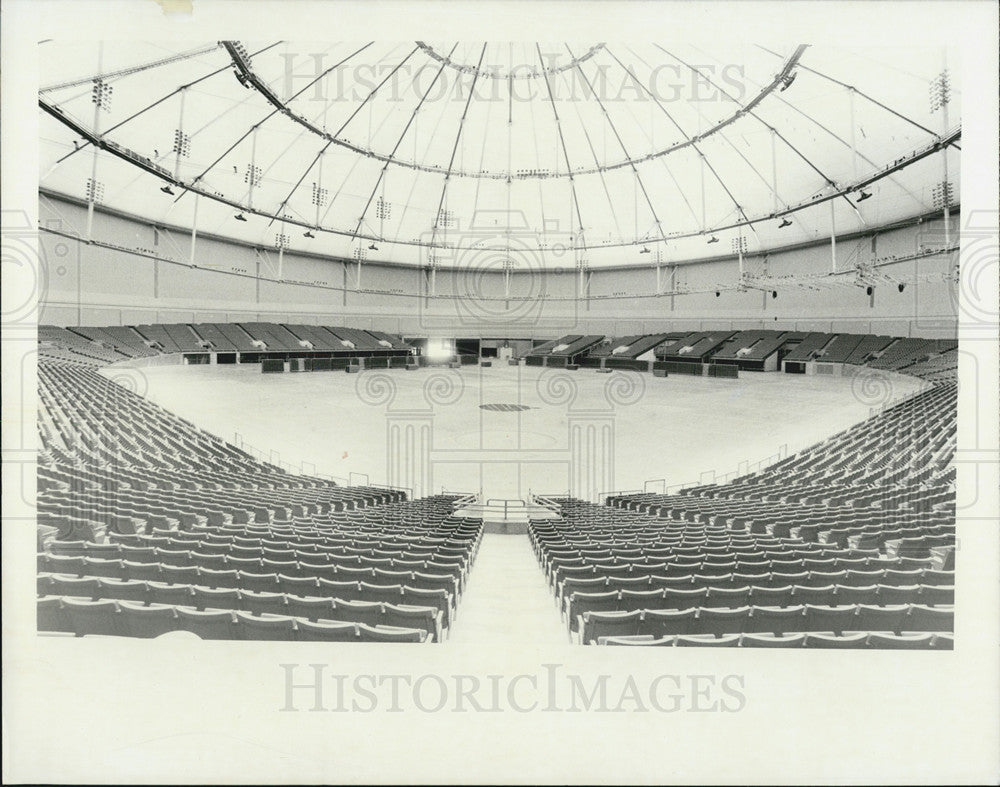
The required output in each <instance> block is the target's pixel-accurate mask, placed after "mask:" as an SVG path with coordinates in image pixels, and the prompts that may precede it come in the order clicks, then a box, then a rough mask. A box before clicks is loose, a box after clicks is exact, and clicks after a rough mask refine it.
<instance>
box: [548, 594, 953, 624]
mask: <svg viewBox="0 0 1000 787" xmlns="http://www.w3.org/2000/svg"><path fill="white" fill-rule="evenodd" d="M954 603H955V588H954V587H953V586H951V585H947V586H945V585H869V586H867V587H857V586H853V585H825V586H823V587H809V586H802V585H786V586H784V587H777V588H770V587H758V586H756V585H750V586H743V587H739V588H730V587H714V586H710V587H705V588H693V589H682V588H663V589H654V590H636V589H634V588H620V589H609V590H607V591H601V590H600V589H595V588H590V589H583V590H572V591H570V592H568V593H567V594H566V595H565V596H564V597H563V602H562V609H561V611H562V613H563V614H564V616H566V617H567V618H568V619H569V620H570V621H572V620H573V619H574V618H575V616H576V615H579V614H580V613H581V612H584V611H603V612H631V611H632V610H636V609H688V608H690V607H697V606H705V607H744V606H747V605H751V606H765V607H791V606H797V605H800V604H813V605H818V606H832V607H836V606H843V605H850V604H867V605H869V606H877V607H881V606H888V605H893V604H923V605H925V606H930V607H934V606H942V605H943V606H951V605H952V604H954Z"/></svg>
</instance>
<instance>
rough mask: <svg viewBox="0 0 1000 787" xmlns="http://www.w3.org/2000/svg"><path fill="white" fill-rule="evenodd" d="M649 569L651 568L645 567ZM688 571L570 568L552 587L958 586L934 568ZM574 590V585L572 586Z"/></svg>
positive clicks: (950, 574) (560, 591) (557, 590)
mask: <svg viewBox="0 0 1000 787" xmlns="http://www.w3.org/2000/svg"><path fill="white" fill-rule="evenodd" d="M643 570H644V571H645V570H648V568H647V569H643ZM689 572H690V569H688V573H685V572H682V571H680V570H678V571H675V572H670V573H664V574H652V573H639V571H638V570H637V571H636V572H635V573H633V572H631V571H626V570H621V571H614V570H609V569H603V570H596V569H595V568H594V567H592V566H587V567H583V568H577V567H570V568H567V569H564V570H559V571H557V572H555V573H554V575H553V577H552V580H551V586H552V588H553V590H554V592H555V593H556V595H557V596H565V595H566V588H567V586H566V585H565V582H567V581H568V580H570V579H572V580H583V581H586V580H597V581H596V582H594V583H593V585H594V586H596V587H600V585H601V580H606V581H607V585H608V586H609V587H610V586H611V582H612V581H614V582H615V583H616V584H617V586H618V587H621V588H625V587H628V588H630V589H632V590H662V589H665V588H675V589H683V588H687V589H691V588H707V587H717V588H719V587H734V588H742V587H747V586H756V587H771V588H782V587H787V586H790V585H801V586H804V587H827V586H828V585H848V586H855V587H870V586H872V585H954V584H955V572H954V571H935V570H933V569H924V570H922V571H921V570H913V571H897V570H895V569H885V570H884V571H799V572H793V573H785V572H780V571H771V572H766V571H762V572H759V573H753V574H742V573H740V572H732V571H725V570H721V571H711V570H706V569H704V568H702V569H701V571H700V572H699V573H689ZM568 587H569V588H570V589H572V587H573V585H572V584H570V585H569V586H568Z"/></svg>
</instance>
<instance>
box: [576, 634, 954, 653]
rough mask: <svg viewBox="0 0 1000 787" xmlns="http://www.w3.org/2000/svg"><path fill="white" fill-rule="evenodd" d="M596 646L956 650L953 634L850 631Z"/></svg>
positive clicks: (615, 641)
mask: <svg viewBox="0 0 1000 787" xmlns="http://www.w3.org/2000/svg"><path fill="white" fill-rule="evenodd" d="M591 644H597V645H621V646H630V647H666V648H674V647H677V648H705V647H713V648H827V649H830V648H840V649H858V648H868V649H871V650H953V649H954V647H955V637H954V636H953V635H951V634H930V633H907V634H892V633H890V632H872V633H868V632H866V631H850V632H846V633H844V634H840V635H838V634H826V633H819V632H811V633H808V634H784V635H774V634H723V635H722V636H721V637H716V636H714V635H711V634H709V635H705V634H690V635H684V634H679V635H675V636H666V637H655V636H653V635H652V634H638V635H636V636H626V637H598V639H597V642H596V643H591Z"/></svg>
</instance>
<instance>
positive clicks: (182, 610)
mask: <svg viewBox="0 0 1000 787" xmlns="http://www.w3.org/2000/svg"><path fill="white" fill-rule="evenodd" d="M175 612H176V613H177V627H178V628H179V629H181V630H182V631H190V632H191V633H193V634H196V635H198V637H199V638H201V639H235V638H236V627H235V620H236V618H235V613H234V612H232V611H229V610H205V611H202V612H199V611H197V610H195V609H193V608H187V607H178V608H176V610H175Z"/></svg>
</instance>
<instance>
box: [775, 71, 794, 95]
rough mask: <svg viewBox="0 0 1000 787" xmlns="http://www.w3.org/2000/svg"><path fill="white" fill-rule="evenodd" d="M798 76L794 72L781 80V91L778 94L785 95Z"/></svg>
mask: <svg viewBox="0 0 1000 787" xmlns="http://www.w3.org/2000/svg"><path fill="white" fill-rule="evenodd" d="M796 76H797V75H796V74H795V73H794V72H793V73H791V74H785V76H783V77H782V78H781V89H780V90H778V92H779V93H784V92H785V91H786V90H788V88H790V87H791V86H792V82H794V81H795V77H796Z"/></svg>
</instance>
